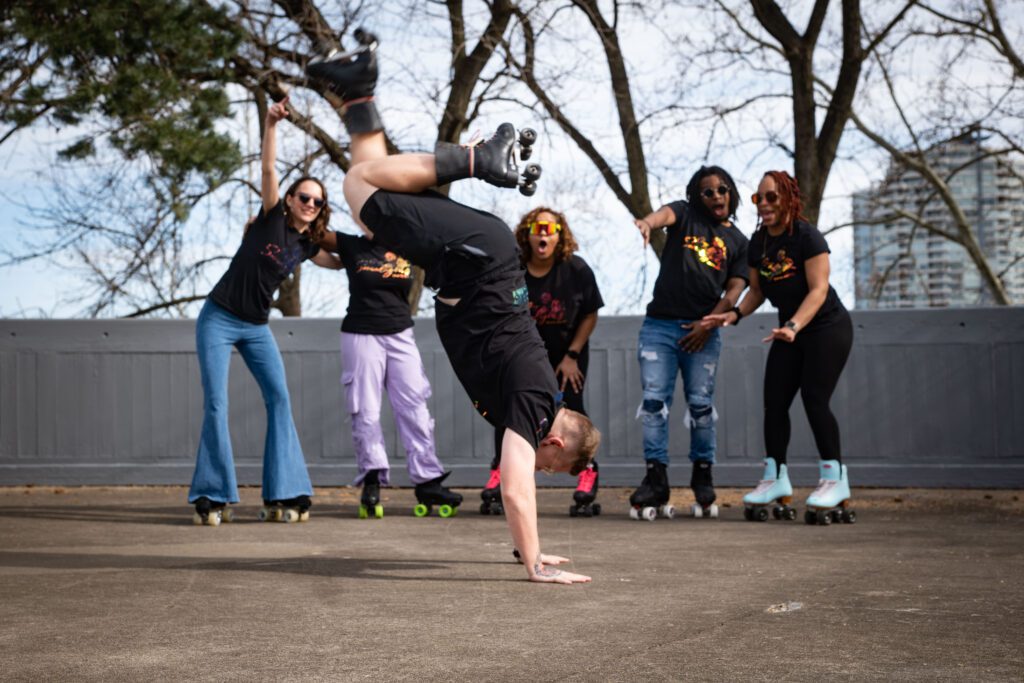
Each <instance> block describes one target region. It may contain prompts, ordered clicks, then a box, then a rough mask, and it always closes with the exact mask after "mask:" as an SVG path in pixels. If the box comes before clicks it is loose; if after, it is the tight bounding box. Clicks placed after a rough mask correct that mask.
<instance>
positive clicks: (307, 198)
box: [297, 192, 324, 209]
mask: <svg viewBox="0 0 1024 683" xmlns="http://www.w3.org/2000/svg"><path fill="white" fill-rule="evenodd" d="M297 196H298V198H299V201H300V202H302V203H303V204H309V203H310V202H313V206H315V207H316V208H318V209H319V208H321V207H322V206H323V205H324V200H322V199H320V198H319V197H313V196H311V195H308V194H306V193H305V192H299V193H298V194H297Z"/></svg>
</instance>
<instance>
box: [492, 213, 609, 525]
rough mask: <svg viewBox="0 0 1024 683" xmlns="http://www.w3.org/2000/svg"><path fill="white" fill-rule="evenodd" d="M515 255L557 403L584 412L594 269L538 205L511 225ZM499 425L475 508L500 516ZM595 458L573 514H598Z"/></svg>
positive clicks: (582, 477) (563, 223) (556, 217)
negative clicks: (554, 383)
mask: <svg viewBox="0 0 1024 683" xmlns="http://www.w3.org/2000/svg"><path fill="white" fill-rule="evenodd" d="M515 236H516V242H517V243H518V245H519V254H520V256H519V258H520V260H521V261H522V263H523V265H524V266H525V267H526V288H527V291H528V292H529V299H530V315H531V316H532V317H533V321H534V323H536V325H537V331H538V332H539V333H540V337H541V339H542V340H543V341H544V348H545V349H546V350H547V353H548V361H549V362H550V363H551V367H552V368H553V369H554V371H555V378H556V379H557V380H558V383H559V389H560V391H561V392H562V401H563V402H564V403H565V406H566V407H567V408H569V409H570V410H575V411H576V412H577V413H581V414H583V415H586V414H587V411H586V410H584V408H583V383H584V381H585V380H586V376H587V367H588V365H589V362H590V346H589V344H588V342H589V340H590V335H591V333H593V331H594V327H595V326H596V325H597V310H598V309H599V308H601V307H602V306H604V300H603V299H602V298H601V291H600V290H599V289H598V287H597V280H596V279H595V278H594V272H593V271H592V270H591V269H590V266H588V265H587V262H586V261H584V260H583V259H582V258H580V257H579V256H577V255H576V250H577V249H578V248H579V246H578V245H577V243H576V238H575V237H574V236H573V234H572V230H571V229H570V228H569V221H568V220H567V219H566V217H565V215H564V214H562V213H560V212H558V211H555V210H554V209H549V208H547V207H545V206H540V207H537V208H535V209H533V210H532V211H530V212H529V213H527V214H526V215H525V216H523V217H522V219H520V221H519V225H518V226H516V229H515ZM503 434H504V430H503V429H498V430H496V433H495V447H494V452H495V456H494V460H492V461H491V476H490V479H488V481H487V486H486V487H485V488H484V490H483V491H482V492H481V494H480V497H481V498H482V499H483V503H482V504H481V505H480V512H481V513H483V514H487V513H488V512H493V513H495V514H500V513H501V511H502V507H501V489H500V486H501V475H500V469H499V467H500V463H501V443H502V437H503ZM597 472H598V467H597V462H596V461H592V462H591V464H590V465H589V466H588V467H587V469H585V470H583V471H582V472H580V474H579V481H578V484H577V486H576V491H575V492H573V504H572V505H571V506H570V507H569V514H570V515H571V516H572V517H576V516H579V515H582V516H584V517H590V516H592V515H598V514H601V505H600V503H598V504H594V499H595V498H596V497H597V488H598V474H597Z"/></svg>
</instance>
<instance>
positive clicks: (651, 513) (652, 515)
mask: <svg viewBox="0 0 1024 683" xmlns="http://www.w3.org/2000/svg"><path fill="white" fill-rule="evenodd" d="M640 514H641V516H643V518H644V519H645V520H647V521H648V522H653V521H654V520H655V519H656V518H657V516H658V510H657V508H644V509H643V512H641V513H640Z"/></svg>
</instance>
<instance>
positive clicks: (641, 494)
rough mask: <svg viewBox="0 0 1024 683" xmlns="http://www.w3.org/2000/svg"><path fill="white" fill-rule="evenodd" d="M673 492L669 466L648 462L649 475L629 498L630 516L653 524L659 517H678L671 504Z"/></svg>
mask: <svg viewBox="0 0 1024 683" xmlns="http://www.w3.org/2000/svg"><path fill="white" fill-rule="evenodd" d="M671 496H672V490H671V489H670V488H669V485H668V465H665V464H664V463H661V462H657V461H654V460H650V461H648V462H647V474H645V475H644V480H643V481H642V482H640V486H639V487H638V488H637V490H636V491H634V492H633V495H631V496H630V497H629V504H630V505H632V507H631V508H630V510H629V516H630V518H632V519H637V520H639V519H643V520H646V521H648V522H653V521H654V520H655V519H657V518H658V515H661V516H662V517H664V518H666V519H672V518H673V517H675V516H676V509H675V507H674V506H673V505H672V504H671V503H669V502H668V501H669V498H671Z"/></svg>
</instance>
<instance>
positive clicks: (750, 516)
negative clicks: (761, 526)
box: [743, 507, 754, 522]
mask: <svg viewBox="0 0 1024 683" xmlns="http://www.w3.org/2000/svg"><path fill="white" fill-rule="evenodd" d="M743 519H745V520H747V521H748V522H753V521H754V509H753V508H750V507H745V508H743Z"/></svg>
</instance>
